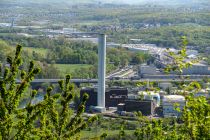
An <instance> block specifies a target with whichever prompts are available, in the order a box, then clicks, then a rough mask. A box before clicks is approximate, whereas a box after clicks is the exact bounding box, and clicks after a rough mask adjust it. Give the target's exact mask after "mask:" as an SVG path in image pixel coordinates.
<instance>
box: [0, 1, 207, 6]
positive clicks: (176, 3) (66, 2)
mask: <svg viewBox="0 0 210 140" xmlns="http://www.w3.org/2000/svg"><path fill="white" fill-rule="evenodd" d="M0 3H1V4H8V3H9V4H15V3H18V4H21V3H22V4H27V3H37V4H48V3H60V4H70V5H71V4H80V3H89V4H98V3H111V4H155V5H159V4H160V5H185V4H187V5H197V4H210V0H149V1H148V0H105V1H104V0H1V1H0Z"/></svg>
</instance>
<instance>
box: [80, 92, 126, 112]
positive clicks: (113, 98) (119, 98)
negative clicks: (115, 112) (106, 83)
mask: <svg viewBox="0 0 210 140" xmlns="http://www.w3.org/2000/svg"><path fill="white" fill-rule="evenodd" d="M85 93H87V94H88V95H89V99H88V100H87V102H86V107H87V108H89V107H90V106H97V98H98V94H97V88H83V89H81V91H80V99H82V97H83V95H84V94H85ZM127 98H128V89H127V88H106V90H105V107H106V108H108V107H117V105H118V104H119V103H125V99H127Z"/></svg>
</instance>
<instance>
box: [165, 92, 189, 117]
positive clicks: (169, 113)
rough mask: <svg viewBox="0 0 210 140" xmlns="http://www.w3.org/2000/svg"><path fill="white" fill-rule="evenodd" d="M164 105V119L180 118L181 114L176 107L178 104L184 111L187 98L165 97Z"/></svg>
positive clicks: (179, 96) (178, 96)
mask: <svg viewBox="0 0 210 140" xmlns="http://www.w3.org/2000/svg"><path fill="white" fill-rule="evenodd" d="M162 104H163V116H164V117H179V116H180V115H181V112H178V111H177V110H176V109H175V105H176V104H177V105H178V106H177V107H179V109H180V110H182V109H183V108H184V106H185V97H184V96H181V95H165V96H163V103H162Z"/></svg>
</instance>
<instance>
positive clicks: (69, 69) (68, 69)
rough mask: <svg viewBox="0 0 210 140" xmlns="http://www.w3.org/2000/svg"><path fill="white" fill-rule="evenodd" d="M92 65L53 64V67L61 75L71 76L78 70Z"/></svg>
mask: <svg viewBox="0 0 210 140" xmlns="http://www.w3.org/2000/svg"><path fill="white" fill-rule="evenodd" d="M91 66H92V65H87V64H55V67H56V68H57V69H58V70H59V71H60V72H61V73H62V74H63V75H66V74H71V73H73V72H74V71H75V70H77V69H80V68H89V67H91Z"/></svg>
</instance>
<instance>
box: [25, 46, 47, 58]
mask: <svg viewBox="0 0 210 140" xmlns="http://www.w3.org/2000/svg"><path fill="white" fill-rule="evenodd" d="M23 50H24V51H28V52H29V53H30V54H32V52H33V51H34V52H36V53H38V54H41V55H42V56H44V57H45V56H46V54H47V51H48V49H45V48H31V47H24V48H23Z"/></svg>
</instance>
